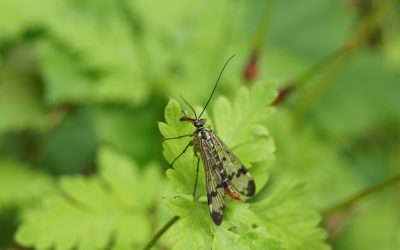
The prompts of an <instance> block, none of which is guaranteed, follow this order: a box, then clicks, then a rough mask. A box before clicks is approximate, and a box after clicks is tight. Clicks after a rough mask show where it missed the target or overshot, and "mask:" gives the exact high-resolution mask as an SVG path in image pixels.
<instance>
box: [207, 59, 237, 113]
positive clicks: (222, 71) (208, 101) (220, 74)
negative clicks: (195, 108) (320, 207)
mask: <svg viewBox="0 0 400 250" xmlns="http://www.w3.org/2000/svg"><path fill="white" fill-rule="evenodd" d="M234 57H235V55H233V56H231V57H230V58H229V59H228V61H226V63H225V64H224V66H223V67H222V70H221V72H220V73H219V76H218V79H217V82H216V83H215V85H214V89H213V91H212V92H211V95H210V97H209V98H208V100H207V102H206V105H205V106H204V108H203V110H202V111H201V113H200V115H199V119H200V117H201V115H202V114H203V113H204V111H205V110H206V108H207V106H208V103H210V101H211V98H212V97H213V95H214V92H215V90H216V89H217V86H218V83H219V80H220V79H221V76H222V73H224V70H225V67H226V65H228V63H229V62H230V60H232V58H234Z"/></svg>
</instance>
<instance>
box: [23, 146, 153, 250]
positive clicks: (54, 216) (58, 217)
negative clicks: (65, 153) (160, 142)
mask: <svg viewBox="0 0 400 250" xmlns="http://www.w3.org/2000/svg"><path fill="white" fill-rule="evenodd" d="M98 163H99V166H100V174H99V175H98V176H95V177H92V178H86V177H81V176H76V177H66V178H63V179H62V180H61V181H60V185H61V190H62V191H63V193H64V195H55V196H52V197H49V198H46V199H45V202H44V205H43V208H42V209H40V210H37V211H34V212H32V213H31V214H29V216H28V218H27V220H26V221H25V222H24V223H23V224H22V225H21V226H20V227H19V229H18V232H17V234H16V239H17V241H18V242H19V243H20V244H22V245H24V246H34V247H35V248H39V249H42V248H50V247H54V248H55V249H57V250H58V249H71V248H74V247H75V248H77V249H80V250H84V249H104V248H107V247H109V246H111V244H113V245H114V246H116V247H119V248H127V247H135V248H137V247H139V246H142V245H143V244H144V242H145V240H147V239H148V238H149V237H150V234H151V224H150V220H149V216H150V215H149V211H150V207H153V206H154V204H155V199H156V197H157V198H158V196H159V194H158V190H159V189H157V188H156V187H157V185H160V173H159V172H158V170H157V166H155V165H151V166H148V167H147V168H145V170H144V171H143V172H141V173H140V172H139V171H138V167H137V165H136V164H135V163H134V162H133V161H131V160H130V159H129V158H128V157H126V156H124V155H122V154H120V153H118V152H116V151H114V150H112V149H110V148H102V149H100V152H99V155H98Z"/></svg>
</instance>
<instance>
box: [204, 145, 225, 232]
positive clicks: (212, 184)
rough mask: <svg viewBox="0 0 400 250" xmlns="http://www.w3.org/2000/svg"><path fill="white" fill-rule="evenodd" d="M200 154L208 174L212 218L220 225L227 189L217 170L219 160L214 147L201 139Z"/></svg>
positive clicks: (207, 183) (208, 193) (209, 203)
mask: <svg viewBox="0 0 400 250" xmlns="http://www.w3.org/2000/svg"><path fill="white" fill-rule="evenodd" d="M200 155H201V158H202V160H203V164H204V170H205V175H206V186H207V200H208V208H209V210H210V215H211V218H212V220H213V221H214V223H215V224H216V225H217V226H219V225H221V223H222V218H223V217H224V210H225V206H226V202H225V191H224V188H223V185H222V181H221V177H220V175H219V174H218V173H217V172H216V169H217V165H218V161H219V160H218V159H216V158H215V155H214V154H213V150H212V148H211V147H210V146H209V145H208V143H207V142H206V141H205V140H201V142H200Z"/></svg>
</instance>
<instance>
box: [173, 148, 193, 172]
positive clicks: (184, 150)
mask: <svg viewBox="0 0 400 250" xmlns="http://www.w3.org/2000/svg"><path fill="white" fill-rule="evenodd" d="M190 145H192V142H189V143H188V145H186V147H185V149H183V151H182V153H180V154H179V155H178V156H177V157H176V158H175V159H174V160H173V161H172V162H171V164H169V166H170V167H172V166H173V165H174V163H175V162H176V160H178V159H179V157H181V156H182V155H183V154H184V153H185V152H186V150H187V149H188V148H189V146H190Z"/></svg>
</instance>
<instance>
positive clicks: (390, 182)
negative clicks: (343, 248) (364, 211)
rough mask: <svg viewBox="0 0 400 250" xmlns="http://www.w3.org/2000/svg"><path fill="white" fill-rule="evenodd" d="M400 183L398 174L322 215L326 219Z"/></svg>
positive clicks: (334, 206)
mask: <svg viewBox="0 0 400 250" xmlns="http://www.w3.org/2000/svg"><path fill="white" fill-rule="evenodd" d="M399 182H400V174H398V175H396V176H394V177H391V178H389V179H386V180H383V181H381V182H378V183H377V184H375V185H373V186H371V187H369V188H367V189H365V190H363V191H361V192H359V193H358V194H355V195H354V196H352V197H350V198H349V199H346V200H344V201H342V202H339V203H338V204H336V205H333V206H332V207H330V208H328V209H326V210H325V211H323V212H322V213H321V214H322V215H323V217H324V218H326V217H327V216H329V215H331V214H333V213H335V212H338V211H340V210H343V209H347V208H349V207H351V206H353V205H354V204H355V203H357V202H358V201H359V200H361V199H363V198H364V197H366V196H368V195H370V194H374V193H377V192H379V191H381V190H383V189H385V188H387V187H389V186H392V185H395V184H398V183H399Z"/></svg>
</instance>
